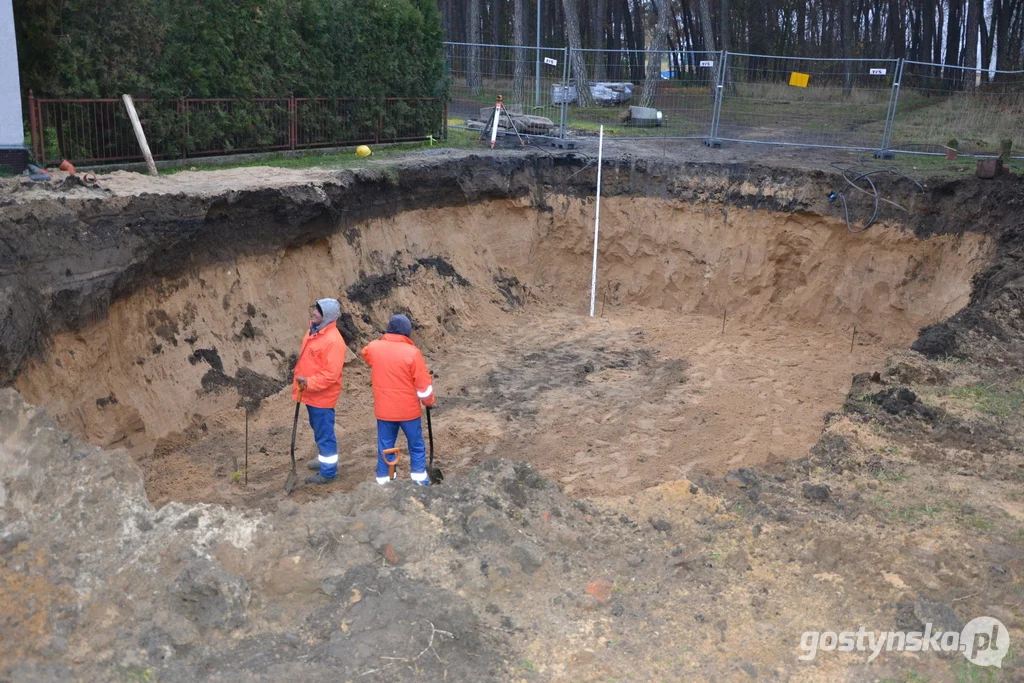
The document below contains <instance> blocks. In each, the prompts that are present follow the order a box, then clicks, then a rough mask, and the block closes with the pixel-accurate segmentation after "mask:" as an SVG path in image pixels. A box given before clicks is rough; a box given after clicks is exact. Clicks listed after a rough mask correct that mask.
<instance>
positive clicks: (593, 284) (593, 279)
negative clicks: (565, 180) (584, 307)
mask: <svg viewBox="0 0 1024 683" xmlns="http://www.w3.org/2000/svg"><path fill="white" fill-rule="evenodd" d="M603 154H604V126H601V130H600V132H599V133H598V140H597V208H596V209H595V211H594V266H593V268H592V270H591V274H590V317H591V318H593V317H594V299H595V298H596V297H597V236H598V231H599V230H600V228H601V157H602V156H603Z"/></svg>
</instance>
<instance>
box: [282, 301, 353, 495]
mask: <svg viewBox="0 0 1024 683" xmlns="http://www.w3.org/2000/svg"><path fill="white" fill-rule="evenodd" d="M309 312H310V320H309V330H307V331H306V336H305V337H304V338H303V339H302V350H301V351H299V360H298V362H296V363H295V381H294V383H293V387H292V400H294V401H300V400H301V401H302V402H303V403H305V404H306V410H307V411H308V412H309V426H310V427H312V428H313V438H314V439H315V440H316V446H317V451H318V452H319V454H320V455H319V457H318V458H317V459H316V460H311V461H310V462H309V463H308V464H307V467H308V468H309V469H311V470H317V473H316V474H314V475H312V476H310V477H307V478H306V483H307V484H327V483H330V482H331V481H333V480H334V478H335V477H337V476H338V439H337V437H336V436H335V433H334V407H335V406H336V405H337V404H338V396H340V395H341V373H342V370H344V368H345V340H344V339H343V338H342V336H341V332H339V331H338V323H337V321H338V316H339V315H340V314H341V304H339V303H338V300H337V299H320V300H319V301H317V302H316V303H315V304H313V305H312V306H310V309H309Z"/></svg>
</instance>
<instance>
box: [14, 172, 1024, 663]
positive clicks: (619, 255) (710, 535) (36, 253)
mask: <svg viewBox="0 0 1024 683" xmlns="http://www.w3.org/2000/svg"><path fill="white" fill-rule="evenodd" d="M608 163H609V166H608V167H607V168H606V169H605V174H606V175H605V177H606V183H607V184H606V186H605V187H606V191H607V195H608V196H607V197H606V198H604V199H603V200H602V255H601V262H600V264H601V266H600V271H599V278H600V279H599V282H600V288H599V290H598V314H599V315H598V317H597V318H595V319H590V318H588V317H587V316H586V310H587V307H588V304H589V291H588V284H589V275H590V247H591V244H592V239H593V233H592V230H593V225H592V222H591V221H592V216H593V207H592V200H591V199H588V198H587V197H588V189H587V188H588V185H587V184H588V183H592V182H593V175H594V173H593V171H594V169H593V167H592V164H591V160H590V159H589V158H588V157H587V156H586V155H575V156H573V155H564V156H552V155H549V154H542V155H535V156H518V155H514V154H499V155H496V156H494V157H474V156H469V157H466V158H463V159H460V160H450V161H443V160H442V161H438V160H419V161H414V162H410V163H409V164H407V165H404V166H400V167H398V168H397V170H394V171H388V172H383V171H380V172H376V171H373V172H371V171H359V172H355V173H349V172H346V173H340V174H338V173H333V174H331V173H319V172H311V173H305V174H303V173H296V174H291V173H287V172H285V173H281V174H280V176H279V177H276V178H275V179H274V180H273V181H272V182H270V183H263V182H262V180H265V178H264V176H265V175H266V174H267V173H268V172H267V171H264V170H256V171H251V170H248V169H247V170H246V173H247V174H248V175H246V176H245V177H244V178H243V177H239V175H238V173H239V172H230V173H228V174H224V175H218V174H208V175H207V174H181V176H182V177H181V180H175V179H174V178H171V179H159V180H156V181H154V180H150V179H142V180H140V181H139V183H138V184H137V185H133V183H132V182H131V178H130V177H129V176H128V175H127V174H122V175H117V176H113V177H108V178H109V179H106V180H105V179H104V178H103V177H101V179H100V183H99V185H100V187H99V188H88V187H81V186H79V185H73V186H72V185H68V186H67V187H64V186H62V187H61V188H57V189H49V190H32V191H24V190H20V189H19V190H18V191H16V192H11V193H10V194H9V195H8V197H7V199H6V201H5V203H6V206H4V208H2V209H0V228H2V234H3V239H2V241H0V249H3V251H0V266H2V267H3V268H4V272H3V278H4V279H3V282H2V283H0V296H3V297H6V298H5V299H4V302H5V304H6V305H7V308H8V316H7V317H6V318H5V319H4V321H3V322H2V323H0V375H2V377H3V378H4V381H10V382H13V389H4V390H2V391H0V637H2V639H3V642H4V644H5V647H4V648H3V650H2V651H0V677H4V676H7V677H10V678H11V679H12V680H69V679H75V680H139V679H142V680H162V681H191V680H198V679H203V678H216V679H219V680H237V681H250V680H310V681H320V680H324V681H326V680H380V681H403V680H474V681H475V680H479V681H488V680H494V681H506V680H525V681H544V680H551V681H592V680H593V681H597V680H637V681H640V680H644V681H646V680H681V679H695V680H750V679H755V678H767V679H770V680H821V681H832V680H855V681H861V680H864V681H866V680H880V679H889V680H907V681H909V680H922V679H923V680H970V679H972V678H976V677H977V675H980V674H979V673H978V672H979V671H981V672H982V673H984V672H986V671H990V670H981V669H978V668H976V667H975V668H971V667H974V665H972V664H969V663H968V662H967V661H966V660H964V659H963V657H961V656H960V655H958V654H956V653H953V654H952V655H948V656H943V655H938V654H935V653H922V654H920V655H918V656H914V655H898V654H890V653H886V654H883V656H882V657H881V658H880V659H878V660H876V661H875V662H873V663H871V664H867V663H866V654H864V653H860V652H852V653H840V652H819V653H818V656H817V658H816V659H815V660H814V661H812V662H805V661H801V660H799V659H797V655H799V654H801V651H800V649H799V644H800V639H801V634H802V633H803V632H804V631H807V630H814V629H820V630H856V629H857V627H858V626H860V625H863V626H865V628H867V629H869V630H872V629H873V630H875V631H883V630H892V629H896V628H900V629H904V630H914V629H922V628H924V624H925V623H926V622H927V623H932V624H933V626H935V628H936V629H939V628H941V629H942V630H959V629H960V628H961V627H962V626H963V624H964V623H965V622H966V621H968V620H970V619H971V618H973V617H976V616H980V615H988V616H994V617H996V618H999V619H1000V620H1002V621H1003V623H1004V624H1005V626H1006V627H1007V628H1008V629H1009V631H1010V633H1011V638H1012V639H1014V640H1015V641H1016V640H1017V639H1019V638H1021V637H1024V631H1022V619H1021V615H1022V614H1024V613H1022V612H1021V610H1020V604H1021V603H1020V597H1019V592H1020V591H1019V584H1020V580H1021V576H1022V575H1024V542H1022V540H1021V539H1024V531H1022V529H1024V506H1022V505H1021V502H1020V496H1019V491H1018V490H1017V489H1018V488H1019V483H1018V482H1019V481H1020V480H1021V479H1022V478H1024V475H1022V474H1021V473H1022V472H1024V459H1022V458H1021V455H1020V454H1021V452H1022V449H1024V446H1022V444H1024V418H1021V417H1020V415H1021V414H1022V412H1024V389H1022V387H1024V375H1022V374H1021V372H1020V371H1019V370H1018V369H1017V367H1018V366H1019V363H1018V364H1016V365H1014V364H1013V363H1016V361H1017V360H1019V359H1024V355H1022V353H1021V350H1022V349H1024V346H1022V345H1021V341H1022V338H1024V334H1022V331H1024V325H1022V324H1021V323H1020V320H1021V317H1020V310H1019V307H1018V298H1017V296H1016V294H1015V292H1016V291H1017V289H1018V284H1019V283H1018V280H1022V278H1021V276H1022V275H1024V270H1020V269H1019V267H1018V265H1017V264H1018V262H1019V260H1020V259H1019V255H1018V249H1019V239H1018V237H1017V236H1016V235H1017V234H1018V232H1017V231H1016V230H1015V220H1016V219H1015V217H1014V213H1013V211H1014V209H1013V206H1014V205H1015V203H1016V201H1017V197H1018V196H1019V195H1020V188H1019V187H1018V185H1019V184H1018V182H1017V181H1016V180H1015V179H1002V180H999V181H996V182H993V183H989V184H985V183H980V182H971V181H957V182H945V181H944V182H943V183H941V184H939V185H937V186H936V187H932V186H930V184H928V183H926V188H927V190H926V193H924V194H922V195H917V194H915V193H914V192H913V191H912V190H911V189H908V187H906V186H905V185H904V184H901V183H899V182H897V181H893V182H891V183H889V184H886V183H884V182H883V183H882V186H883V189H884V191H885V192H886V193H887V196H889V197H891V198H893V199H894V200H896V201H899V202H900V203H901V204H903V205H904V206H906V207H907V208H908V211H906V212H898V211H896V210H894V209H891V208H889V209H887V212H888V213H887V214H886V215H884V216H883V222H882V223H880V224H878V225H876V226H873V227H872V228H871V229H870V230H869V231H867V232H864V233H860V234H857V235H853V234H851V233H850V232H848V231H847V229H846V225H845V222H843V221H842V219H841V217H839V215H838V213H837V211H836V207H835V206H833V205H831V204H829V203H828V201H827V198H826V195H827V191H828V189H829V187H830V185H831V183H832V182H833V181H834V178H833V177H831V176H827V175H824V174H818V173H807V172H799V171H795V170H786V171H773V170H770V169H761V168H750V167H738V166H734V167H729V168H723V167H716V166H712V165H689V166H686V165H677V164H674V163H671V162H669V161H668V160H652V159H643V158H640V159H638V158H626V157H622V158H618V159H616V158H612V159H610V160H609V162H608ZM275 173H276V171H275ZM178 177H179V176H175V178H178ZM232 182H237V183H239V185H238V188H239V189H237V190H236V191H225V190H224V187H225V186H226V185H230V184H231V183H232ZM18 187H20V186H18ZM145 193H149V194H145ZM54 197H57V199H56V200H55V199H54ZM965 218H970V219H971V222H969V223H964V219H965ZM965 228H966V229H965ZM68 244H76V245H79V246H78V247H77V248H76V249H69V248H68V246H67V245H68ZM972 278H973V285H974V286H973V288H972ZM329 295H335V296H338V298H340V299H341V300H342V302H343V308H344V315H343V316H342V320H341V325H340V326H341V327H342V329H343V333H344V334H345V337H346V340H347V341H348V342H349V344H350V346H351V347H352V349H353V350H355V349H357V348H358V346H359V345H360V344H362V343H364V342H365V341H366V340H368V339H371V338H373V337H375V336H376V335H377V334H379V333H380V331H381V328H382V326H383V325H384V323H385V322H386V320H387V317H388V315H390V314H391V313H392V312H394V311H403V312H406V313H407V314H409V315H410V317H411V318H412V320H413V321H414V333H413V336H414V338H415V339H416V341H417V343H418V344H420V346H421V347H422V348H423V349H424V352H425V354H426V355H427V357H428V361H429V363H430V365H431V368H432V370H433V371H434V373H435V376H436V382H435V387H436V388H437V390H438V393H439V397H440V400H439V405H438V408H437V410H436V411H435V413H434V423H435V424H434V426H435V430H436V434H435V437H436V442H437V446H438V456H439V457H440V464H441V465H442V467H443V468H444V470H445V473H446V475H447V478H446V481H445V483H444V484H443V485H441V486H436V487H430V488H428V489H422V488H418V487H413V486H411V485H410V484H409V483H408V482H407V481H405V480H402V481H399V482H397V483H396V484H393V485H391V486H389V487H384V488H381V487H377V486H376V485H375V484H373V483H372V481H370V477H371V475H370V469H371V468H372V464H373V460H374V457H375V455H374V446H373V420H372V413H371V411H370V407H369V406H370V404H369V390H368V386H367V385H368V373H367V370H366V368H365V367H364V366H363V365H362V363H361V361H359V360H358V358H357V356H356V355H355V354H351V355H350V359H349V362H348V363H347V365H346V370H345V390H344V392H343V394H342V399H341V402H340V403H339V409H338V415H339V443H340V445H341V450H342V463H341V468H342V475H341V477H340V480H339V481H338V482H337V483H335V484H333V485H331V486H329V487H325V488H316V489H314V488H311V487H302V488H300V489H298V490H297V491H296V492H295V493H294V494H293V495H292V496H291V497H286V496H285V495H284V494H283V492H282V491H281V486H282V483H283V481H284V477H285V474H286V473H287V469H288V466H289V465H288V456H287V448H288V441H289V436H290V427H291V424H290V416H291V414H292V407H293V404H292V403H291V400H290V396H289V394H288V390H287V387H286V384H287V382H288V378H289V377H290V371H291V368H292V366H293V364H294V362H295V356H294V354H295V351H296V350H297V344H298V341H299V338H300V336H301V332H302V330H303V328H304V325H305V315H306V309H307V307H308V305H309V303H310V302H311V301H313V300H315V299H317V298H320V297H322V296H329ZM929 326H930V327H929ZM921 327H925V328H926V330H925V333H924V334H922V335H921V336H920V337H919V338H917V340H916V342H915V345H916V346H917V347H920V348H921V351H922V353H924V354H925V355H922V353H918V352H915V351H902V350H901V349H904V348H906V346H907V345H908V344H910V343H911V342H912V341H914V340H915V337H917V330H918V328H921ZM922 345H924V346H922ZM1007 361H1011V363H1007ZM851 377H853V384H852V388H851V383H850V380H851ZM14 389H16V390H17V391H15V390H14ZM22 397H24V398H25V399H27V400H28V401H29V402H30V403H34V404H38V405H40V406H44V407H45V409H46V410H45V411H44V410H42V409H40V408H36V407H33V406H32V405H28V404H26V403H25V402H24V400H23V398H22ZM247 414H248V440H249V450H248V483H246V482H245V480H244V476H245V475H244V474H243V475H242V481H238V477H237V476H236V475H234V471H236V469H244V462H245V457H246V452H245V433H246V415H247ZM823 425H824V431H823V430H822V426H823ZM69 432H70V433H69ZM299 443H300V452H299V457H300V458H301V459H302V460H305V459H306V458H309V457H310V456H312V455H313V447H312V439H311V435H310V433H309V429H308V426H307V425H306V424H305V421H304V420H303V421H302V422H301V423H300V432H299ZM116 447H124V449H125V450H121V449H119V448H116ZM236 460H237V464H236V462H235V461H236ZM302 464H303V463H301V462H300V466H302ZM303 474H304V472H303ZM580 498H585V499H582V500H581V499H580ZM1016 659H1017V657H1016V656H1015V655H1014V654H1012V653H1011V655H1010V656H1008V657H1007V658H1006V659H1005V660H1004V661H1003V669H1001V670H1000V671H999V674H1000V675H1003V676H1005V677H1006V678H1007V679H1008V680H1013V679H1014V677H1015V676H1018V675H1019V666H1020V665H1019V664H1018V663H1017V661H1016Z"/></svg>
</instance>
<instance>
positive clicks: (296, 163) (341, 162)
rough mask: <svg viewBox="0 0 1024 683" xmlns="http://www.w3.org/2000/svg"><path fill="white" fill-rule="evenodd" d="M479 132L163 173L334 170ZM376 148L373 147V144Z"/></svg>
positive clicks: (465, 143) (457, 142) (448, 145)
mask: <svg viewBox="0 0 1024 683" xmlns="http://www.w3.org/2000/svg"><path fill="white" fill-rule="evenodd" d="M476 138H477V134H476V133H474V132H472V131H464V130H460V129H453V130H449V133H448V140H438V141H435V142H434V143H433V144H431V143H430V142H429V141H425V142H403V143H398V144H393V145H389V146H387V147H381V148H378V149H375V150H374V151H373V156H371V157H357V156H356V155H355V150H354V149H353V150H346V151H344V152H330V153H323V152H319V153H318V152H310V153H309V154H305V155H302V156H293V157H278V158H270V159H255V160H246V161H239V162H237V163H227V164H203V163H195V164H191V165H189V166H184V167H181V168H173V169H166V170H162V171H161V174H163V175H173V174H175V173H181V172H182V171H212V170H217V169H224V168H252V167H255V166H270V167H273V168H291V169H306V168H325V169H331V170H335V169H337V170H345V169H353V168H364V167H368V166H370V165H371V162H373V161H381V160H387V159H397V158H400V157H402V156H404V155H406V154H408V153H409V152H416V151H422V150H428V149H462V148H465V147H470V146H472V143H474V142H475V141H476ZM371 149H372V148H371Z"/></svg>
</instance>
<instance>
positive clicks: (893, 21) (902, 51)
mask: <svg viewBox="0 0 1024 683" xmlns="http://www.w3.org/2000/svg"><path fill="white" fill-rule="evenodd" d="M889 25H890V26H891V28H890V30H889V33H890V36H889V38H890V40H891V42H892V54H893V56H894V57H896V58H897V59H901V58H904V57H906V56H907V32H906V29H904V24H903V12H902V10H901V9H900V3H899V0H890V2H889Z"/></svg>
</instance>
